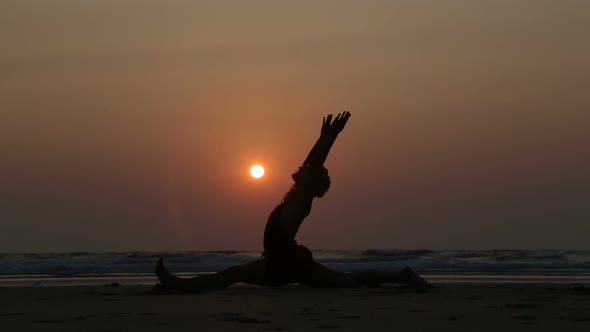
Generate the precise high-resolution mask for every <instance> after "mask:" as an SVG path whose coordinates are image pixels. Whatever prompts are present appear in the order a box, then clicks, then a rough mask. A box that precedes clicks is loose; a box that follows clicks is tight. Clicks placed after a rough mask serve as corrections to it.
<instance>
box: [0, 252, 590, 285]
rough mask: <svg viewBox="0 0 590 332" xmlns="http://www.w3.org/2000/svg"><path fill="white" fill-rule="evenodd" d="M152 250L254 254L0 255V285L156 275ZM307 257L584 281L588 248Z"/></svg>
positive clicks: (182, 266)
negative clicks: (574, 249) (583, 249)
mask: <svg viewBox="0 0 590 332" xmlns="http://www.w3.org/2000/svg"><path fill="white" fill-rule="evenodd" d="M159 257H165V258H166V266H167V267H168V268H169V269H170V270H171V271H173V272H174V273H180V274H181V275H184V276H192V275H198V274H202V273H211V272H215V271H220V270H223V269H225V268H228V267H230V266H234V265H237V264H243V263H246V262H249V261H252V260H255V259H258V258H260V252H250V251H187V252H113V253H88V252H74V253H21V254H0V286H1V285H15V284H18V285H30V284H31V283H34V284H39V283H40V282H43V283H45V284H53V285H59V284H93V283H105V282H107V281H109V280H113V281H118V280H123V279H124V280H125V281H127V282H131V283H137V284H147V283H152V282H155V278H154V276H153V270H154V267H155V264H156V261H157V259H158V258H159ZM314 258H315V259H316V260H317V261H318V262H320V263H322V264H325V265H327V266H329V267H330V268H333V269H337V270H341V271H358V270H363V269H379V270H386V271H396V270H400V269H402V268H404V267H406V266H410V267H412V268H413V269H414V270H415V271H417V272H419V273H421V274H423V275H427V276H429V278H431V279H433V280H441V281H506V280H511V281H535V280H545V281H565V282H570V281H571V282H574V281H575V282H578V281H584V282H585V281H590V251H573V250H395V249H391V250H381V249H369V250H362V251H351V250H326V251H323V250H318V251H314Z"/></svg>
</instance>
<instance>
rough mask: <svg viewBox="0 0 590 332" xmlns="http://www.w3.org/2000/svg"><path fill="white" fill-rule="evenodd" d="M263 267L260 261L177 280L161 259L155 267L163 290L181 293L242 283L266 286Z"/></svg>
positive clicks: (266, 281) (262, 262)
mask: <svg viewBox="0 0 590 332" xmlns="http://www.w3.org/2000/svg"><path fill="white" fill-rule="evenodd" d="M265 269H266V267H265V265H264V261H263V260H262V259H259V260H256V261H253V262H250V263H246V264H242V265H237V266H233V267H230V268H228V269H225V270H223V271H221V272H217V273H213V274H204V275H201V276H198V277H194V278H179V277H176V276H174V275H173V274H171V273H170V272H168V270H167V269H166V267H164V261H163V259H162V258H160V260H159V261H158V265H157V266H156V275H157V276H158V279H159V280H160V283H161V284H162V286H163V287H165V288H170V289H175V290H179V291H183V292H199V291H205V290H213V289H221V288H225V287H227V286H229V285H232V284H235V283H239V282H243V283H248V284H256V285H268V284H269V282H268V278H267V277H266V272H265Z"/></svg>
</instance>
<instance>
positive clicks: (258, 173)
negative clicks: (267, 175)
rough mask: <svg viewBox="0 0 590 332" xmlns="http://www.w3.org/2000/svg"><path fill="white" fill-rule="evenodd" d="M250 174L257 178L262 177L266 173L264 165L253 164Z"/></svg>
mask: <svg viewBox="0 0 590 332" xmlns="http://www.w3.org/2000/svg"><path fill="white" fill-rule="evenodd" d="M250 175H252V177H253V178H256V179H259V178H261V177H262V176H263V175H264V167H262V166H260V165H254V166H252V168H250Z"/></svg>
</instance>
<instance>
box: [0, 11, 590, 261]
mask: <svg viewBox="0 0 590 332" xmlns="http://www.w3.org/2000/svg"><path fill="white" fill-rule="evenodd" d="M589 13H590V1H585V0H579V1H550V0H547V1H542V0H531V1H523V0H512V1H499V0H494V1H491V0H490V1H472V0H461V1H451V0H449V1H438V0H436V1H435V0H433V1H416V0H408V1H367V2H365V1H291V2H286V1H219V0H215V1H149V0H141V1H131V0H126V1H107V0H101V1H80V0H71V1H64V0H53V1H43V0H39V1H28V0H15V1H7V0H3V1H2V2H0V251H5V252H6V251H64V250H66V251H110V250H170V249H172V250H185V249H193V250H206V249H251V250H260V249H261V247H262V232H263V229H264V225H265V223H266V219H267V216H268V214H269V213H270V211H271V210H272V209H273V208H274V206H275V205H276V204H277V203H279V202H280V199H281V198H282V195H283V194H284V192H286V191H287V190H288V188H289V186H290V185H291V178H290V174H291V173H292V172H293V171H294V170H295V169H296V168H297V167H298V165H299V164H300V163H301V162H302V161H303V159H304V158H305V156H306V154H307V152H308V151H309V149H310V147H311V146H312V144H313V143H314V142H315V140H316V139H317V137H318V134H319V129H320V126H321V118H322V116H324V115H325V114H327V113H337V112H340V111H343V110H349V111H350V112H351V113H352V117H351V119H350V121H349V123H348V126H347V128H346V129H345V130H344V132H343V133H342V134H341V136H340V137H339V139H338V141H337V142H336V144H335V145H334V148H333V149H332V153H331V155H330V156H329V158H328V161H327V163H326V166H327V167H328V168H329V170H330V173H331V176H332V188H331V190H330V192H329V193H328V194H327V195H326V196H325V198H323V199H321V200H317V201H316V202H315V203H314V209H313V211H312V214H311V215H310V216H309V218H308V219H307V220H306V221H305V223H304V224H303V226H302V228H301V231H300V233H299V235H298V241H299V242H301V243H303V244H305V245H307V246H309V247H310V248H313V249H319V248H323V249H339V248H341V249H361V248H434V249H444V248H475V249H478V248H532V249H534V248H574V249H576V248H577V249H590V242H589V241H588V237H589V234H590V148H589V141H590V43H589V42H588V33H589V32H590V19H589ZM254 162H259V163H262V164H263V165H264V166H265V167H266V170H267V175H266V176H265V177H264V178H263V179H262V180H258V181H255V180H253V179H251V178H250V177H249V175H248V168H249V166H250V165H252V164H253V163H254Z"/></svg>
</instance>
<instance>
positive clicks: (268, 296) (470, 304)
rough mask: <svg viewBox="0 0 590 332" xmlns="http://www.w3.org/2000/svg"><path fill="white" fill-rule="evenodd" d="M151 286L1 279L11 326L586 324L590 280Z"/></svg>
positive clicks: (580, 327)
mask: <svg viewBox="0 0 590 332" xmlns="http://www.w3.org/2000/svg"><path fill="white" fill-rule="evenodd" d="M149 289H150V287H149V286H126V285H124V284H123V285H122V286H121V285H120V284H112V285H109V286H70V287H48V286H35V287H0V298H1V299H2V300H1V301H0V324H2V327H3V330H6V331H35V330H38V331H189V330H198V331H237V330H239V331H314V330H318V331H322V330H336V331H395V330H400V329H401V330H410V331H585V330H587V329H590V283H551V284H547V283H485V282H481V283H436V282H435V283H434V284H433V287H432V288H431V289H430V290H429V291H427V292H417V291H416V290H414V289H412V288H406V287H396V286H391V287H382V288H358V289H329V290H328V289H310V288H306V287H301V286H298V285H293V286H287V287H283V288H265V287H254V286H247V285H236V286H233V287H230V288H228V289H225V290H220V291H213V292H208V293H204V294H179V295H149V294H146V292H147V291H149Z"/></svg>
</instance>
